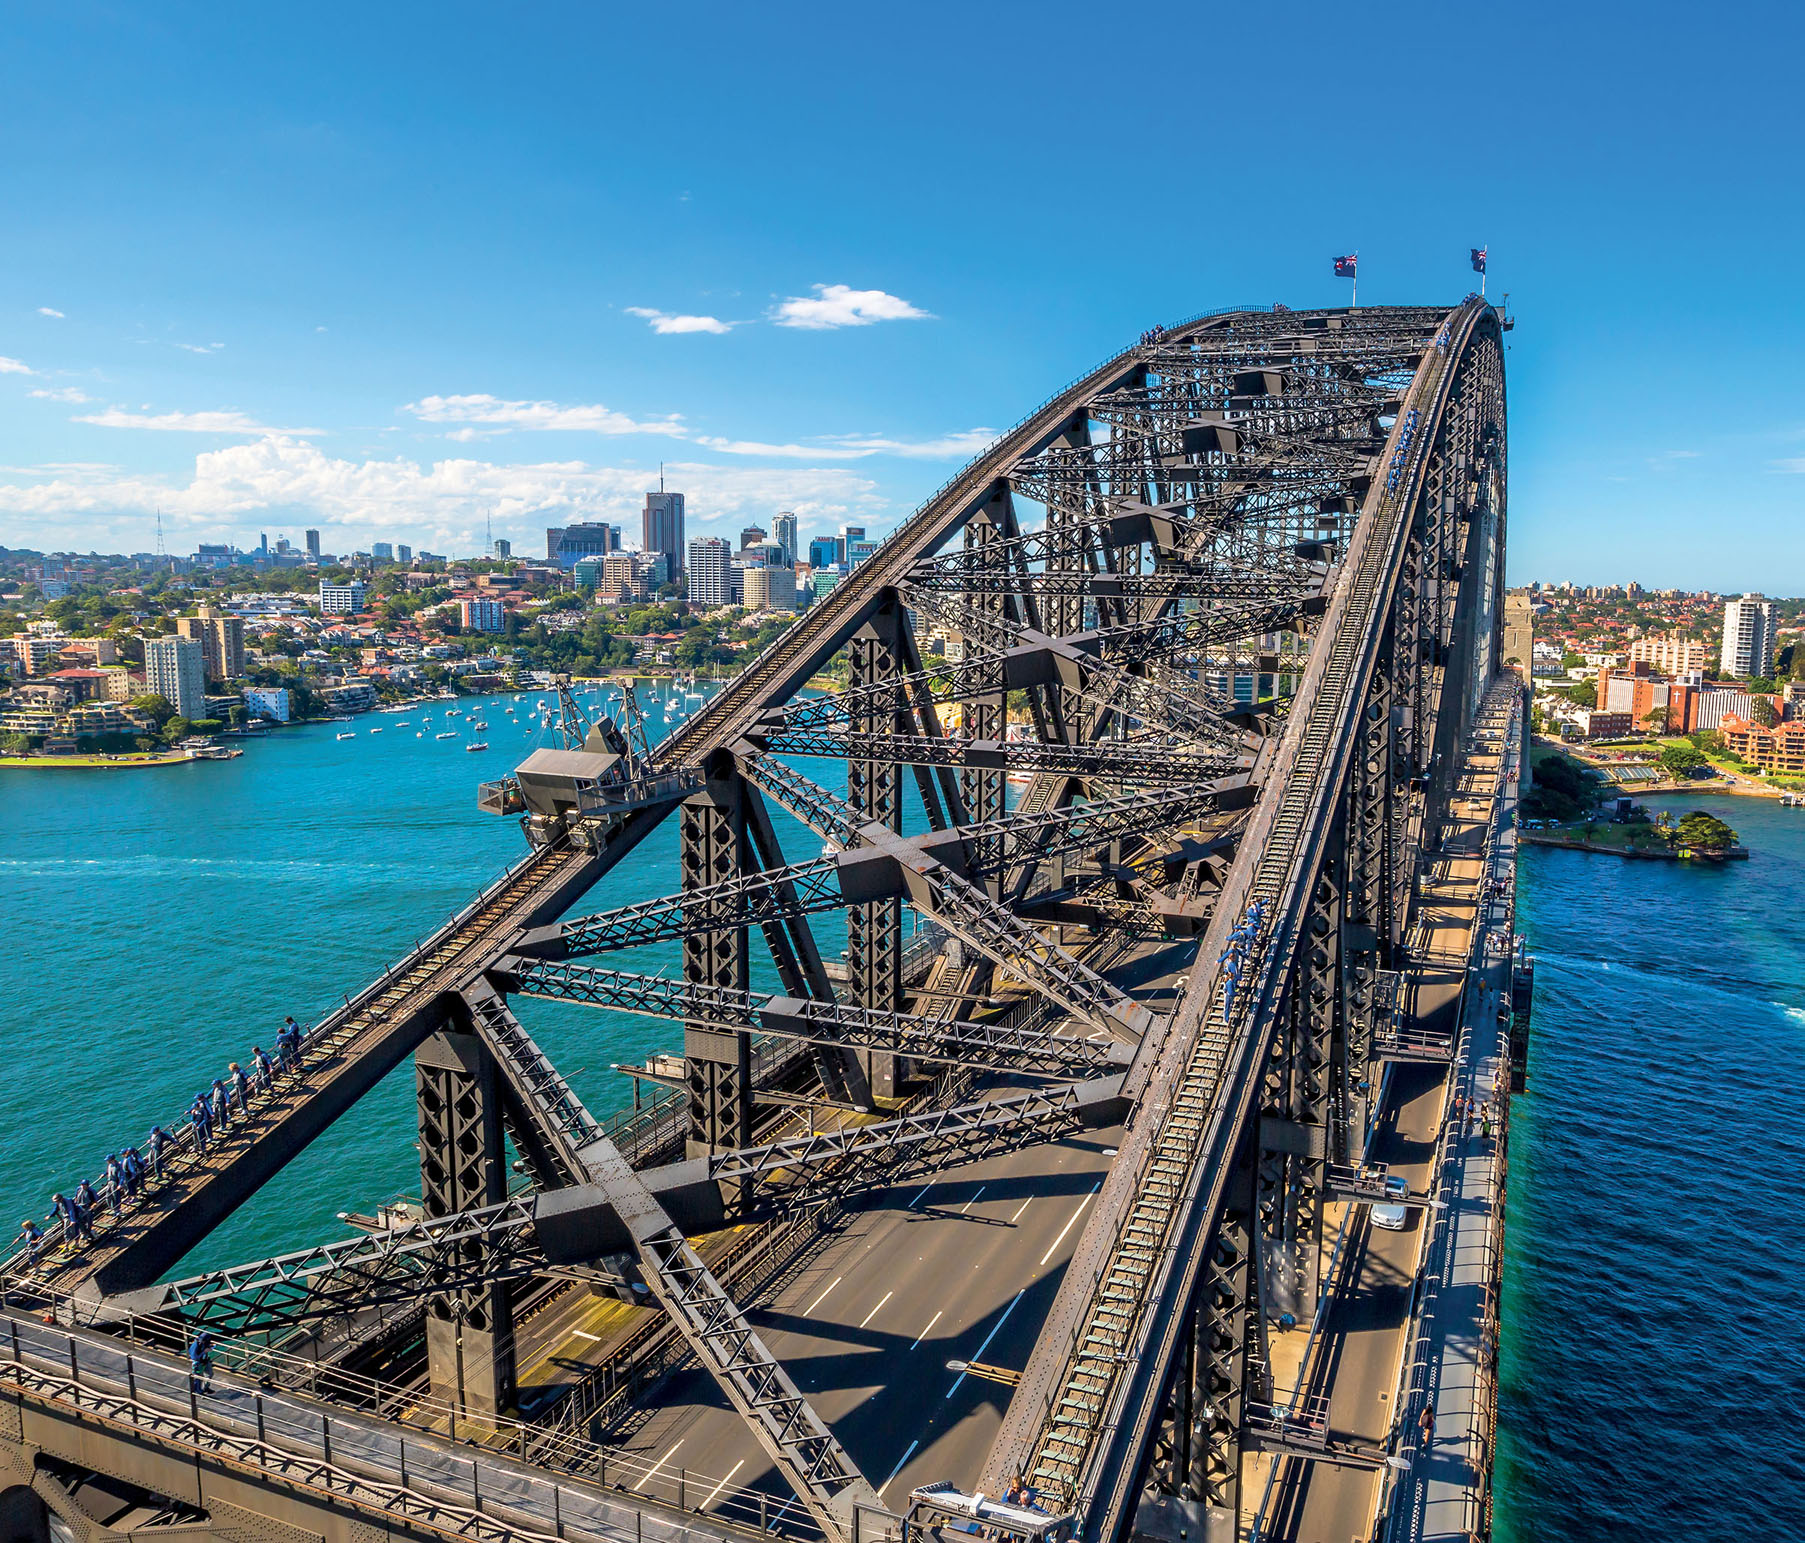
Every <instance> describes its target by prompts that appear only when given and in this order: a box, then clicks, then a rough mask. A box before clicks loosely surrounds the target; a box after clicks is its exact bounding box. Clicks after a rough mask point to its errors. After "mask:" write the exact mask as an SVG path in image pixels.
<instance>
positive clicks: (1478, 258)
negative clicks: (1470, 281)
mask: <svg viewBox="0 0 1805 1543" xmlns="http://www.w3.org/2000/svg"><path fill="white" fill-rule="evenodd" d="M1467 250H1468V251H1469V252H1470V253H1472V256H1473V272H1475V273H1484V272H1485V248H1484V247H1482V246H1473V247H1468V248H1467Z"/></svg>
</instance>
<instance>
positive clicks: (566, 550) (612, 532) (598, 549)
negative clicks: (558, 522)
mask: <svg viewBox="0 0 1805 1543" xmlns="http://www.w3.org/2000/svg"><path fill="white" fill-rule="evenodd" d="M554 536H555V537H556V538H557V539H556V540H555V541H554V540H553V539H552V538H553V537H554ZM545 542H546V547H547V554H546V555H547V556H548V557H549V558H550V559H551V561H553V562H555V563H556V564H557V565H558V566H559V567H560V568H574V567H576V565H577V564H578V563H579V562H581V561H582V560H583V559H584V558H585V557H606V556H607V555H608V554H609V553H610V552H617V551H619V550H620V526H618V525H603V524H601V523H600V522H599V521H595V520H584V521H582V522H581V523H579V524H576V525H566V526H565V527H564V528H563V529H562V530H557V531H551V530H548V531H547V532H546V533H545ZM497 544H498V545H499V544H500V543H497ZM510 550H511V549H510ZM498 555H499V554H498Z"/></svg>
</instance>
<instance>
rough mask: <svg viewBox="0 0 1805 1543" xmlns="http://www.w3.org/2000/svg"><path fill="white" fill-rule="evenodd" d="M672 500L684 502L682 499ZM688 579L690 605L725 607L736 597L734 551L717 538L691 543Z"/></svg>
mask: <svg viewBox="0 0 1805 1543" xmlns="http://www.w3.org/2000/svg"><path fill="white" fill-rule="evenodd" d="M650 496H651V495H650V494H648V495H647V497H648V498H649V497H650ZM669 496H671V497H674V498H681V497H682V496H683V495H682V494H680V493H676V494H671V495H669ZM687 577H688V586H689V587H688V589H687V591H686V593H687V594H688V597H689V603H690V604H691V605H703V606H717V605H726V604H727V603H728V601H729V600H730V599H731V598H732V594H733V549H732V548H731V547H729V546H728V544H727V543H726V542H725V541H723V540H721V539H720V537H718V536H705V537H699V538H697V539H696V540H694V541H692V542H690V544H689V571H688V575H687Z"/></svg>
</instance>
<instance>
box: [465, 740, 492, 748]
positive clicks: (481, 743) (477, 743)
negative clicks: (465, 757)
mask: <svg viewBox="0 0 1805 1543" xmlns="http://www.w3.org/2000/svg"><path fill="white" fill-rule="evenodd" d="M464 748H465V749H466V750H487V749H488V748H489V741H488V740H486V739H473V740H471V742H470V743H469V744H467V745H465V746H464Z"/></svg>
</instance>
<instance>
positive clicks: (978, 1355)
mask: <svg viewBox="0 0 1805 1543" xmlns="http://www.w3.org/2000/svg"><path fill="white" fill-rule="evenodd" d="M1027 1294H1028V1288H1027V1287H1026V1286H1023V1287H1022V1289H1021V1290H1020V1291H1018V1292H1016V1294H1015V1301H1013V1302H1011V1303H1010V1304H1009V1305H1008V1306H1007V1307H1005V1308H1004V1309H1003V1316H1002V1317H1001V1318H999V1319H997V1321H996V1322H995V1324H993V1325H992V1326H991V1330H990V1332H989V1333H988V1334H986V1335H985V1336H984V1343H983V1344H981V1345H979V1346H978V1348H977V1349H976V1350H974V1351H972V1353H971V1355H970V1356H969V1357H968V1358H967V1359H969V1360H973V1361H981V1360H983V1359H984V1352H985V1351H986V1350H988V1349H989V1348H990V1342H991V1341H992V1340H993V1339H995V1338H996V1337H997V1330H998V1329H1000V1328H1002V1326H1003V1325H1004V1324H1006V1323H1007V1322H1008V1321H1009V1315H1010V1314H1011V1313H1012V1312H1014V1311H1015V1303H1016V1302H1019V1301H1021V1299H1022V1298H1023V1297H1025V1296H1026V1295H1027ZM963 1381H965V1373H964V1372H960V1373H959V1375H958V1376H957V1377H955V1378H954V1379H953V1385H952V1386H951V1387H950V1388H948V1389H947V1390H946V1396H947V1397H948V1398H951V1397H952V1396H953V1395H954V1394H955V1393H957V1392H958V1391H959V1384H960V1383H962V1382H963Z"/></svg>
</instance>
